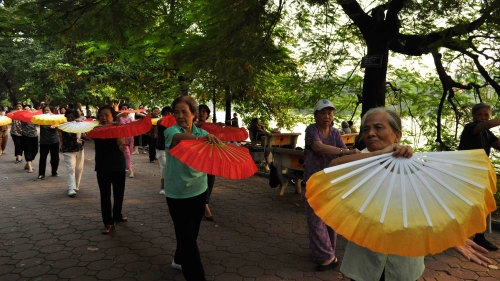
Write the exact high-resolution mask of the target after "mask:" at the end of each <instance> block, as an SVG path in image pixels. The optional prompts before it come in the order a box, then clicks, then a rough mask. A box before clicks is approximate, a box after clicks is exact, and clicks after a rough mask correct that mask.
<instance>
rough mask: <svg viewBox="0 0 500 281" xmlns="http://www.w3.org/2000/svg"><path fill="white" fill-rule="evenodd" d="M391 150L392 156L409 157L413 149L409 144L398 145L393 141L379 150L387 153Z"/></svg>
mask: <svg viewBox="0 0 500 281" xmlns="http://www.w3.org/2000/svg"><path fill="white" fill-rule="evenodd" d="M389 152H392V156H394V157H405V158H411V156H412V155H413V149H412V148H411V146H409V145H400V144H397V143H393V144H390V145H388V146H387V147H385V148H384V149H382V150H381V153H382V154H384V153H389Z"/></svg>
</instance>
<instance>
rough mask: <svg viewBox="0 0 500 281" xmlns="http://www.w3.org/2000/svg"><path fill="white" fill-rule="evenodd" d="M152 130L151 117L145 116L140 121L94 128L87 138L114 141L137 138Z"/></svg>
mask: <svg viewBox="0 0 500 281" xmlns="http://www.w3.org/2000/svg"><path fill="white" fill-rule="evenodd" d="M151 128H152V125H151V115H149V114H148V115H146V117H144V118H143V119H141V120H138V121H134V122H130V123H128V124H125V125H108V126H102V127H96V128H95V129H93V130H92V131H90V132H89V133H88V134H87V138H93V139H114V138H128V137H134V136H139V135H142V134H145V133H147V132H149V131H150V130H151Z"/></svg>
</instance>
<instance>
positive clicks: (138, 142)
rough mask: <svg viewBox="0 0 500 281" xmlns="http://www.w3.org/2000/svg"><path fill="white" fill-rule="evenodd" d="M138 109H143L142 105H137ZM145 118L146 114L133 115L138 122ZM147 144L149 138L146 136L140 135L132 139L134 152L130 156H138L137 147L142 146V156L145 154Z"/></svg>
mask: <svg viewBox="0 0 500 281" xmlns="http://www.w3.org/2000/svg"><path fill="white" fill-rule="evenodd" d="M139 109H144V105H142V104H141V105H139ZM144 117H146V114H143V113H140V112H138V113H136V114H135V120H139V119H142V118H144ZM148 143H149V138H148V135H147V134H142V135H139V136H135V137H134V151H133V152H132V154H139V146H142V152H141V153H143V154H146V153H147V152H146V145H148Z"/></svg>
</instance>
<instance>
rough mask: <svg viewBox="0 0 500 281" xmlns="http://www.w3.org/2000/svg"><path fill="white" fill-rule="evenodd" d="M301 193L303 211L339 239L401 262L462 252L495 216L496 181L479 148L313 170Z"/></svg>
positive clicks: (382, 158) (387, 156)
mask: <svg viewBox="0 0 500 281" xmlns="http://www.w3.org/2000/svg"><path fill="white" fill-rule="evenodd" d="M306 189H307V190H306V197H307V200H308V202H309V205H310V206H311V207H312V208H313V210H314V211H315V213H316V214H317V215H318V216H319V217H320V218H321V219H322V220H323V221H324V222H325V223H326V224H328V225H329V226H331V227H332V228H333V229H334V230H335V231H336V232H337V233H339V234H341V235H342V236H344V237H345V238H346V239H347V240H350V241H352V242H354V243H356V244H358V245H360V246H363V247H366V248H368V249H370V250H372V251H375V252H380V253H383V254H395V255H400V256H412V257H418V256H425V255H427V254H435V253H440V252H442V251H444V250H446V249H448V248H450V247H454V246H459V245H465V241H466V240H467V238H468V237H469V236H471V235H472V234H474V233H478V232H482V231H484V230H485V228H486V219H485V218H486V216H487V215H488V213H490V212H492V211H494V210H495V209H496V204H495V200H494V198H493V194H494V193H496V174H495V170H494V168H493V166H492V164H491V162H490V160H489V158H488V157H487V156H486V153H485V152H484V150H482V149H478V150H466V151H451V152H428V153H415V154H413V156H412V157H411V158H395V157H393V156H392V154H391V153H388V154H383V155H379V156H375V157H370V158H366V159H362V160H358V161H353V162H350V163H346V164H342V165H338V166H334V167H329V168H326V169H324V170H322V171H319V172H317V173H315V174H314V175H313V176H311V177H310V178H309V180H308V181H307V186H306Z"/></svg>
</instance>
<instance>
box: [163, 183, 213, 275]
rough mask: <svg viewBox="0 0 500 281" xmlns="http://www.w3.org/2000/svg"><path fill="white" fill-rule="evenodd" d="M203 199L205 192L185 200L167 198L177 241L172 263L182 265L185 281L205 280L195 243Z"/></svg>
mask: <svg viewBox="0 0 500 281" xmlns="http://www.w3.org/2000/svg"><path fill="white" fill-rule="evenodd" d="M205 197H206V194H205V192H203V193H202V194H200V195H198V196H195V197H191V198H185V199H174V198H169V197H167V205H168V210H169V212H170V217H172V221H173V223H174V228H175V238H176V240H177V249H176V250H175V256H174V261H175V262H176V263H177V264H180V265H182V274H183V275H184V278H186V280H187V281H191V280H193V281H203V280H205V271H204V270H203V265H202V264H201V258H200V251H199V250H198V245H197V242H196V240H197V239H198V232H199V230H200V224H201V218H202V217H203V213H204V211H205Z"/></svg>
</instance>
